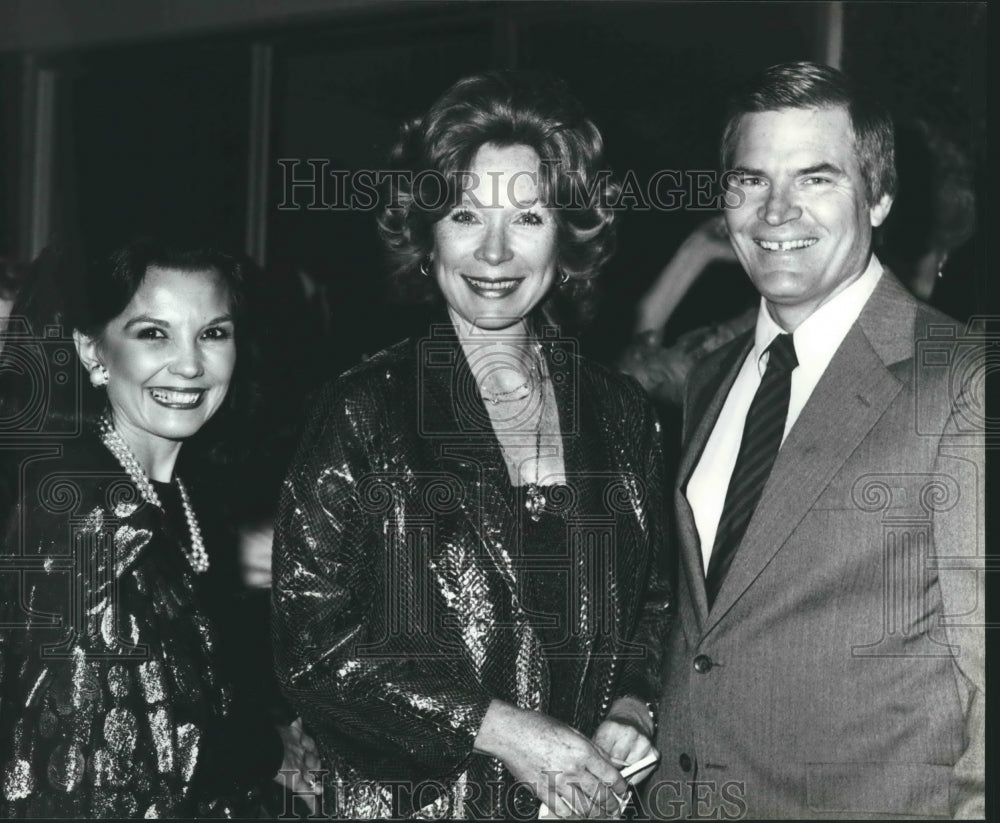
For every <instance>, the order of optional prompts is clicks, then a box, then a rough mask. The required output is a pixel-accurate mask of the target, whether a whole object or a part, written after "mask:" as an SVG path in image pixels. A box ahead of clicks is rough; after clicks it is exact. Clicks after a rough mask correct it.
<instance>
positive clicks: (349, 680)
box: [272, 384, 491, 779]
mask: <svg viewBox="0 0 1000 823" xmlns="http://www.w3.org/2000/svg"><path fill="white" fill-rule="evenodd" d="M334 386H335V389H334V390H328V392H327V394H326V399H325V401H324V402H321V403H320V404H319V405H318V406H317V407H316V409H315V410H314V413H313V414H312V416H311V420H310V421H309V422H308V423H307V426H306V430H305V433H304V435H303V438H302V440H301V442H300V445H299V449H298V453H297V455H296V457H295V459H294V462H293V465H292V468H291V470H290V472H289V475H288V477H287V479H286V481H285V485H284V488H283V491H282V498H281V502H280V505H279V513H278V521H277V524H276V528H275V557H274V583H273V595H272V596H273V633H274V645H275V661H276V668H277V672H278V678H279V681H280V682H281V685H282V688H283V689H284V691H285V694H286V695H287V697H288V698H289V700H290V701H291V702H292V705H293V706H294V707H295V709H296V711H297V712H298V713H300V714H301V715H302V717H303V720H304V721H305V724H306V727H307V728H308V729H309V731H310V733H311V734H313V735H314V736H315V737H316V738H317V740H318V741H319V743H320V746H321V749H325V750H326V751H331V750H336V751H337V752H339V753H345V752H350V751H353V752H360V753H361V754H360V755H359V757H358V758H357V762H352V763H351V765H352V766H353V767H354V768H358V769H361V770H362V771H363V769H364V766H365V764H369V768H371V769H372V771H373V772H375V770H376V769H377V772H375V773H373V774H371V775H369V776H370V777H372V778H380V779H382V778H384V779H414V778H426V777H442V776H445V775H449V774H453V773H455V772H457V771H458V770H459V769H460V768H461V767H462V765H463V764H464V762H465V761H466V760H467V759H468V758H469V757H470V756H471V755H472V746H473V742H474V740H475V737H476V734H477V733H478V731H479V726H480V724H481V722H482V719H483V716H484V715H485V713H486V709H487V708H488V706H489V703H490V700H491V696H490V694H489V693H487V692H486V691H485V690H484V689H483V688H482V687H480V686H479V685H478V681H477V679H476V677H475V675H474V673H473V672H472V670H471V666H470V664H469V663H468V661H467V659H466V658H465V657H464V656H462V655H461V654H460V653H459V654H456V653H455V651H454V649H452V651H451V653H450V654H448V653H447V651H445V652H444V653H442V646H443V645H445V643H444V641H443V640H442V638H441V637H440V634H441V632H440V631H437V630H431V631H420V630H416V631H415V630H414V625H415V623H414V621H415V618H416V617H417V615H414V614H413V613H412V611H413V604H414V602H415V601H416V599H418V598H417V595H416V593H417V592H420V591H424V592H429V593H430V596H433V586H432V585H430V582H431V581H430V580H429V579H427V577H426V575H427V573H428V569H426V568H424V567H423V566H422V564H421V563H420V562H419V560H415V559H414V558H413V552H411V551H409V549H408V546H407V544H406V541H405V539H404V540H400V539H398V538H399V535H398V534H396V533H395V531H394V530H395V529H397V528H400V527H401V523H403V522H405V519H406V518H405V513H404V512H403V510H402V509H400V508H397V507H398V506H399V505H401V504H399V503H398V502H393V503H391V504H390V505H391V506H392V507H393V512H392V513H391V514H386V513H384V512H383V511H377V512H376V511H375V510H374V508H373V507H372V506H371V505H370V504H372V503H373V502H378V501H372V500H370V499H368V497H367V494H368V492H365V491H363V490H362V491H359V484H361V485H362V486H364V487H365V488H368V487H367V486H366V485H365V484H364V482H363V481H364V480H365V478H366V477H369V476H370V475H372V474H373V473H374V472H376V471H377V467H382V466H383V464H384V460H383V458H382V457H379V456H377V455H379V454H382V453H383V452H385V451H391V450H392V449H393V448H394V444H393V443H392V442H391V441H392V440H393V439H394V438H395V437H398V433H395V432H392V433H390V432H388V431H387V430H386V423H385V421H384V420H383V419H382V418H383V417H384V414H385V412H384V408H383V406H384V404H380V403H378V402H377V401H376V400H374V399H373V398H371V397H368V396H365V395H364V392H354V393H352V396H344V394H343V393H342V392H341V391H340V390H339V389H337V388H336V387H337V386H339V384H334ZM383 492H384V493H385V494H389V495H391V494H393V491H392V489H391V488H380V489H378V491H377V492H375V493H376V494H382V493H383ZM393 514H394V515H398V516H397V517H394V516H393ZM435 608H436V607H432V612H434V609H435ZM438 622H439V623H440V622H441V621H438ZM438 628H439V629H440V628H441V627H440V626H438ZM348 757H349V755H348ZM362 760H363V761H364V762H360V761H362ZM324 765H327V764H324Z"/></svg>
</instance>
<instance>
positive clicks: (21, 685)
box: [0, 240, 318, 817]
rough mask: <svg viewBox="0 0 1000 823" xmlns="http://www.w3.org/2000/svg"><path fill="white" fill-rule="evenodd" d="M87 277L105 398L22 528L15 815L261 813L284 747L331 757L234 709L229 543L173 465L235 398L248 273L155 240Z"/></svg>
mask: <svg viewBox="0 0 1000 823" xmlns="http://www.w3.org/2000/svg"><path fill="white" fill-rule="evenodd" d="M78 285H79V289H78V291H79V292H80V293H81V294H80V296H79V298H78V299H77V300H76V301H74V305H73V306H72V307H71V312H70V313H69V321H68V325H69V326H70V327H71V328H72V329H73V336H74V340H75V343H76V347H77V350H78V352H79V355H80V363H81V364H82V365H83V367H84V368H85V369H86V373H87V375H88V377H89V382H90V384H91V385H92V386H93V389H90V390H88V393H87V395H86V396H87V397H88V402H87V403H86V404H85V408H80V407H78V406H77V407H75V408H72V409H63V410H62V414H63V415H65V416H67V417H71V418H74V419H75V423H76V424H77V426H78V429H80V430H82V431H81V433H80V434H79V435H78V436H76V437H74V438H69V439H65V440H64V441H63V442H62V444H61V446H62V448H61V449H59V450H50V453H49V454H45V453H43V454H41V455H35V456H33V458H32V459H30V460H25V461H24V462H23V465H22V471H21V478H22V480H23V484H22V488H21V492H20V495H19V500H18V505H17V506H16V508H15V510H14V512H13V513H12V515H11V517H10V520H9V523H8V526H7V529H6V531H5V534H4V542H3V546H4V555H5V556H4V558H3V563H2V564H0V587H2V592H0V594H2V595H3V596H2V600H0V603H2V613H0V625H3V627H4V629H3V631H2V632H0V659H2V663H3V671H2V674H0V690H2V695H0V767H2V770H3V772H2V796H0V816H3V817H142V816H145V817H151V816H152V817H175V816H177V817H194V816H204V815H213V816H214V815H219V814H226V815H232V814H234V813H239V812H240V811H246V809H247V807H246V806H244V805H243V804H245V803H246V802H247V800H248V798H252V797H253V796H254V794H255V791H256V789H257V788H258V784H259V783H261V782H262V781H263V782H266V781H267V780H268V779H269V778H272V777H275V776H276V774H277V772H278V769H279V767H280V766H282V765H283V755H284V765H285V766H286V767H289V768H296V769H298V768H304V767H305V766H307V765H308V766H314V767H315V766H318V762H317V761H316V760H315V754H314V747H313V745H312V742H311V740H308V738H306V737H304V736H303V735H301V734H300V733H299V731H298V729H297V728H294V729H293V728H292V727H285V728H284V729H276V728H274V727H273V726H272V725H271V724H270V722H269V721H268V720H267V719H266V718H264V717H252V716H251V717H247V716H237V713H236V712H235V711H234V706H235V705H236V704H235V703H234V701H233V693H232V692H233V690H232V688H231V686H230V684H229V683H227V682H226V677H225V674H224V670H223V667H222V665H221V662H220V649H219V646H218V643H219V640H220V638H219V636H218V632H217V631H216V629H215V628H214V626H213V625H212V622H211V620H210V619H209V617H208V614H209V613H210V612H209V604H208V603H207V602H206V601H205V594H206V591H207V590H206V589H205V587H204V583H202V582H199V579H200V578H201V576H202V575H203V573H205V572H207V571H208V569H209V565H210V563H211V560H212V555H211V549H212V547H211V546H209V545H206V540H205V539H204V537H203V535H202V531H201V526H200V524H199V518H198V516H197V514H196V506H195V505H194V501H195V500H196V499H197V497H196V495H193V494H190V493H189V491H188V487H187V486H186V484H185V483H184V482H182V480H181V479H180V477H178V476H176V475H175V473H174V466H175V463H176V461H177V457H178V453H179V451H180V449H181V446H182V444H183V443H184V442H185V441H186V440H188V439H190V438H191V437H192V436H194V435H195V434H197V433H198V432H199V431H200V430H202V429H203V428H204V427H205V425H206V424H207V423H208V422H209V421H210V420H211V419H212V418H213V417H214V416H215V415H216V414H217V412H219V410H220V409H221V408H222V407H223V406H224V404H225V402H226V400H227V397H228V396H229V395H230V385H231V383H232V382H233V380H234V374H235V368H236V364H237V361H238V357H237V341H238V340H239V336H238V329H239V328H240V325H241V322H242V313H241V306H242V295H243V291H244V287H243V275H242V270H241V266H240V264H239V263H238V262H237V261H236V260H235V259H234V258H232V257H230V256H228V255H226V254H223V253H220V252H217V251H213V250H208V249H190V248H174V247H170V246H166V245H163V244H160V243H157V242H155V241H152V240H140V241H136V242H133V243H131V244H129V245H127V246H125V247H123V248H121V249H119V250H118V251H116V252H115V253H114V254H112V255H110V256H109V257H107V258H105V259H103V260H100V261H98V262H96V263H95V264H93V265H92V266H90V267H88V268H87V269H86V270H85V272H84V274H83V277H82V279H81V281H80V283H79V284H78ZM43 302H44V301H43ZM55 302H58V301H54V303H55ZM54 303H53V304H54ZM66 316H67V312H66V311H64V310H62V309H60V311H59V312H57V318H63V317H66ZM34 319H35V320H36V321H37V320H44V319H49V318H34ZM36 325H37V328H36V329H35V330H36V331H38V330H39V329H41V328H44V329H45V330H46V332H48V330H49V329H50V328H51V325H49V324H48V323H44V322H41V323H37V324H36ZM22 354H23V352H22ZM8 355H10V356H12V357H17V356H18V355H17V352H13V353H11V352H8V351H5V352H4V357H7V356H8ZM23 359H24V358H23V357H22V358H21V360H23ZM53 359H55V358H53ZM67 360H68V358H67Z"/></svg>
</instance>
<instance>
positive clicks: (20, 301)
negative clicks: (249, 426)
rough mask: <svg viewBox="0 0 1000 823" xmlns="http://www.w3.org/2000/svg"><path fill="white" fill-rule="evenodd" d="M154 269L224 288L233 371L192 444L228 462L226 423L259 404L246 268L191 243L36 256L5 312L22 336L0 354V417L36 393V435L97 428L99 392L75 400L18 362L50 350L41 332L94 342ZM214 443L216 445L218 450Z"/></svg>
mask: <svg viewBox="0 0 1000 823" xmlns="http://www.w3.org/2000/svg"><path fill="white" fill-rule="evenodd" d="M153 267H159V268H170V269H179V270H182V271H212V272H215V273H217V274H218V275H219V277H220V278H221V279H222V281H223V282H224V284H225V286H226V290H227V292H228V296H229V301H230V306H231V309H232V313H233V320H234V324H235V327H236V341H235V342H236V351H237V356H236V367H235V369H234V372H233V376H232V379H231V380H230V385H229V392H228V393H227V395H226V399H225V401H224V402H223V404H222V406H221V408H220V409H219V412H218V413H217V414H216V415H215V416H214V417H213V418H212V420H210V421H209V423H208V424H207V425H206V426H205V427H204V429H203V431H202V432H199V433H198V435H197V437H198V439H199V440H200V441H201V442H203V443H205V444H210V443H211V444H212V445H211V446H207V447H206V450H207V451H212V452H213V453H214V454H213V457H218V459H220V460H228V459H229V453H230V452H233V451H234V450H236V449H237V448H238V444H230V443H229V442H228V439H229V430H230V429H231V427H232V426H231V424H232V422H233V421H234V420H238V419H241V418H242V417H243V415H244V414H246V413H247V409H248V408H253V407H255V405H256V403H257V402H258V399H259V398H258V390H257V385H256V380H255V377H254V375H255V372H256V367H255V362H256V360H257V352H256V343H255V341H254V338H253V336H252V326H253V323H252V322H248V317H247V303H248V286H247V282H246V268H247V263H245V262H244V261H243V260H241V259H240V258H237V257H235V256H232V255H230V254H227V253H225V252H223V251H220V250H217V249H214V248H211V247H203V246H199V245H195V244H187V243H177V242H169V241H165V240H160V239H155V238H152V237H137V238H134V239H132V240H130V241H128V242H127V243H125V244H123V245H121V246H119V247H118V248H116V249H114V250H113V251H112V252H110V253H109V254H106V255H102V256H99V257H95V258H92V259H90V260H89V261H88V260H86V259H84V258H81V257H80V256H79V255H78V254H73V253H71V252H69V251H67V250H60V249H55V248H47V249H45V250H43V251H42V253H41V254H40V255H39V256H38V258H37V259H36V260H35V261H33V262H32V263H31V266H30V271H29V274H28V277H27V278H26V281H25V283H24V284H23V287H22V288H21V290H20V293H19V294H18V297H17V300H16V301H15V304H14V309H13V311H12V316H13V317H16V318H17V319H18V320H19V321H21V322H22V324H23V328H24V332H25V333H24V334H22V335H19V336H18V338H17V339H15V340H11V341H10V345H9V346H5V347H4V350H3V352H2V353H0V373H2V372H6V374H4V377H5V378H6V379H5V380H4V381H2V382H0V389H2V390H3V394H4V397H3V399H2V402H0V412H2V416H3V417H4V418H5V419H7V418H11V419H20V418H21V417H23V416H24V411H25V409H27V408H29V407H33V404H35V403H36V401H37V397H38V394H39V392H42V393H43V394H44V396H46V397H48V398H50V399H49V401H48V402H46V403H45V404H44V406H45V411H44V414H45V421H44V422H43V423H42V424H41V425H40V428H39V430H40V431H49V430H53V431H57V430H58V431H62V430H66V429H67V428H68V427H69V425H70V424H73V425H74V426H75V425H76V424H77V423H78V422H79V421H80V419H81V418H82V420H83V421H87V422H90V423H94V422H96V420H97V419H98V418H99V416H100V415H101V413H102V412H103V411H104V410H105V408H106V402H107V400H106V395H105V393H104V392H95V391H90V390H87V391H83V392H82V393H80V394H79V396H78V395H77V393H75V392H73V391H69V390H63V389H61V388H60V386H59V385H56V384H54V383H53V384H52V385H48V384H46V385H37V380H35V379H34V375H33V374H31V373H28V374H22V373H23V372H24V371H25V370H24V369H23V368H20V367H18V363H24V362H34V361H35V360H37V358H38V356H39V355H38V354H37V350H38V349H39V346H41V345H50V344H51V343H46V342H45V341H46V337H47V331H46V330H48V329H59V330H60V331H61V337H62V339H68V338H69V335H70V332H71V331H74V330H75V331H80V332H82V333H83V334H86V335H87V336H88V337H91V338H92V339H95V340H101V339H102V338H103V336H104V333H105V331H106V329H107V326H108V323H110V321H111V320H113V319H114V318H115V317H117V316H118V315H120V314H121V313H122V312H123V311H124V310H125V308H126V306H127V305H128V304H129V302H130V301H131V300H132V298H133V297H134V296H135V293H136V292H137V291H138V290H139V288H140V286H141V285H142V283H143V281H144V279H145V278H146V275H147V274H148V272H149V270H150V269H151V268H153ZM77 384H82V385H85V386H86V384H87V373H86V370H85V369H84V367H83V365H82V364H80V363H78V364H77V376H76V379H75V380H70V381H69V382H68V385H69V386H70V387H72V386H75V385H77ZM88 388H89V387H88ZM203 432H207V433H204V434H203ZM215 443H218V444H220V446H219V448H218V449H217V448H215V445H214V444H215Z"/></svg>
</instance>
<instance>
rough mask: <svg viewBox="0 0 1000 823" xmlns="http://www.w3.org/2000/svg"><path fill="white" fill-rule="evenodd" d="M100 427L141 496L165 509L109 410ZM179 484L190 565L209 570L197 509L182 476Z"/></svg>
mask: <svg viewBox="0 0 1000 823" xmlns="http://www.w3.org/2000/svg"><path fill="white" fill-rule="evenodd" d="M100 430H101V442H102V443H104V445H105V446H106V447H107V449H108V451H110V452H111V453H112V454H113V455H114V456H115V459H116V460H117V461H118V462H119V464H121V467H122V468H123V469H125V471H126V472H128V476H129V479H130V480H131V481H132V482H133V483H134V484H135V487H136V488H137V489H138V490H139V494H140V495H141V496H142V499H143V500H145V501H146V502H147V503H152V504H153V505H154V506H156V507H157V508H158V509H160V510H161V511H162V510H163V503H161V502H160V496H159V495H158V494H157V493H156V489H155V488H154V487H153V484H152V482H151V481H150V479H149V477H148V476H147V474H146V472H145V471H144V470H143V468H142V466H141V465H139V461H138V460H136V458H135V455H134V454H133V453H132V450H131V449H130V448H129V447H128V443H126V442H125V439H124V438H123V437H122V436H121V435H120V434H119V433H118V432H117V430H116V429H115V426H114V424H113V423H112V422H111V419H110V418H109V417H108V415H107V414H103V415H101V420H100ZM177 488H178V490H179V491H180V493H181V505H182V506H183V507H184V518H185V519H186V520H187V526H188V532H189V533H190V535H191V551H190V552H188V551H186V550H185V552H184V555H185V556H186V557H187V559H188V562H189V563H190V564H191V568H193V569H194V570H195V571H196V572H197V573H198V574H202V573H204V572H207V571H208V552H207V551H205V541H204V540H203V539H202V536H201V528H200V527H199V526H198V520H197V518H196V517H195V516H194V509H193V508H191V499H190V498H189V497H188V493H187V489H186V488H185V487H184V484H183V483H182V482H181V479H180V478H179V477H178V478H177Z"/></svg>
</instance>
